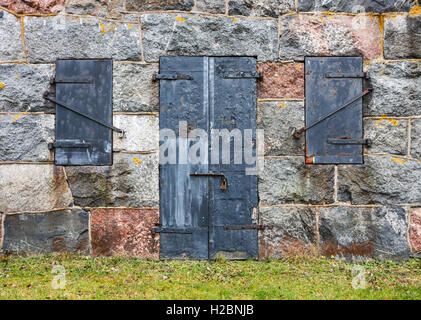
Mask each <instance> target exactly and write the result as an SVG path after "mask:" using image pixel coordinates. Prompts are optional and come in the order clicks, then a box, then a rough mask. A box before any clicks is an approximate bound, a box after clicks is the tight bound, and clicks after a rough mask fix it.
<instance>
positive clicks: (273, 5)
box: [228, 0, 295, 18]
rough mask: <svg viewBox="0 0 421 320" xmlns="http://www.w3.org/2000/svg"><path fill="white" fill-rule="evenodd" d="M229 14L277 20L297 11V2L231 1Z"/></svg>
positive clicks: (292, 0) (269, 0)
mask: <svg viewBox="0 0 421 320" xmlns="http://www.w3.org/2000/svg"><path fill="white" fill-rule="evenodd" d="M228 8H229V11H228V12H229V14H230V15H239V16H260V17H272V18H277V17H279V16H280V15H281V14H285V13H288V12H291V11H295V0H230V1H229V2H228Z"/></svg>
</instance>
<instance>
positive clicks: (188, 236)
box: [160, 57, 208, 259]
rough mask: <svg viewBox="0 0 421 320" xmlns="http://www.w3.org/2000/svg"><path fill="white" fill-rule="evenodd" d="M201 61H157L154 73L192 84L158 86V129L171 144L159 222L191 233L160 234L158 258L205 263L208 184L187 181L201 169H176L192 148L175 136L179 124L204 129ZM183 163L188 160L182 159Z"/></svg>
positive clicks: (175, 82) (205, 114)
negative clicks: (173, 158) (173, 151)
mask: <svg viewBox="0 0 421 320" xmlns="http://www.w3.org/2000/svg"><path fill="white" fill-rule="evenodd" d="M207 68H208V63H207V58H204V57H161V58H160V72H161V73H165V72H179V73H182V74H188V75H190V76H192V78H193V79H192V80H161V81H160V129H172V130H174V131H175V132H176V134H177V137H178V138H179V139H177V141H176V143H177V150H178V151H177V156H178V159H177V164H161V165H160V220H161V226H162V227H163V228H176V229H186V228H191V229H193V231H192V233H161V235H160V255H161V258H194V259H208V185H207V184H208V182H207V179H206V178H201V177H200V178H199V177H190V173H191V172H207V170H208V165H207V164H191V163H186V164H180V163H179V162H180V160H182V159H180V157H181V158H182V157H183V156H184V155H185V152H180V147H183V145H184V148H185V147H186V146H188V145H192V144H193V143H194V142H195V141H191V140H190V139H188V138H187V137H183V136H181V137H180V135H179V122H180V121H186V122H187V123H188V124H189V125H190V126H191V127H192V129H193V128H200V129H203V130H204V131H205V132H207V130H208V96H207V92H208V91H207V83H208V77H207ZM186 160H188V159H186Z"/></svg>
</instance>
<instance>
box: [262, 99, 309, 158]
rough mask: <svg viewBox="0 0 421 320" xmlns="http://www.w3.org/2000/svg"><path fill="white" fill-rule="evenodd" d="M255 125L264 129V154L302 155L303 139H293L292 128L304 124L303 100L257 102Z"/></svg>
mask: <svg viewBox="0 0 421 320" xmlns="http://www.w3.org/2000/svg"><path fill="white" fill-rule="evenodd" d="M257 125H258V127H259V129H263V130H264V134H265V155H268V156H283V155H303V154H304V139H299V140H297V139H294V137H293V135H292V133H293V132H294V129H298V128H301V127H303V126H304V102H303V101H264V102H259V109H258V115H257Z"/></svg>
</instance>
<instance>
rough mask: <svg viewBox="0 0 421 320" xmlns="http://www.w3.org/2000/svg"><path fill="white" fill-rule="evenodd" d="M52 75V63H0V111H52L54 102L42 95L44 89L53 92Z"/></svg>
mask: <svg viewBox="0 0 421 320" xmlns="http://www.w3.org/2000/svg"><path fill="white" fill-rule="evenodd" d="M0 20H1V19H0ZM53 75H54V65H53V64H0V82H2V83H3V84H4V87H3V88H0V111H12V112H48V113H51V112H54V111H55V106H54V104H53V103H51V102H48V101H46V100H45V99H43V97H42V94H43V93H44V92H45V91H51V92H54V90H53V87H52V86H51V85H50V78H51V77H52V76H53Z"/></svg>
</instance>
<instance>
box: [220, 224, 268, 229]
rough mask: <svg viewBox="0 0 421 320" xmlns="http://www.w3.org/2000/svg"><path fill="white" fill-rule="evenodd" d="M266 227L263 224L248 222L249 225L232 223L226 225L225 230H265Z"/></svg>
mask: <svg viewBox="0 0 421 320" xmlns="http://www.w3.org/2000/svg"><path fill="white" fill-rule="evenodd" d="M264 228H265V227H264V226H263V225H261V224H247V225H232V226H224V229H225V230H250V229H257V230H263V229H264Z"/></svg>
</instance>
